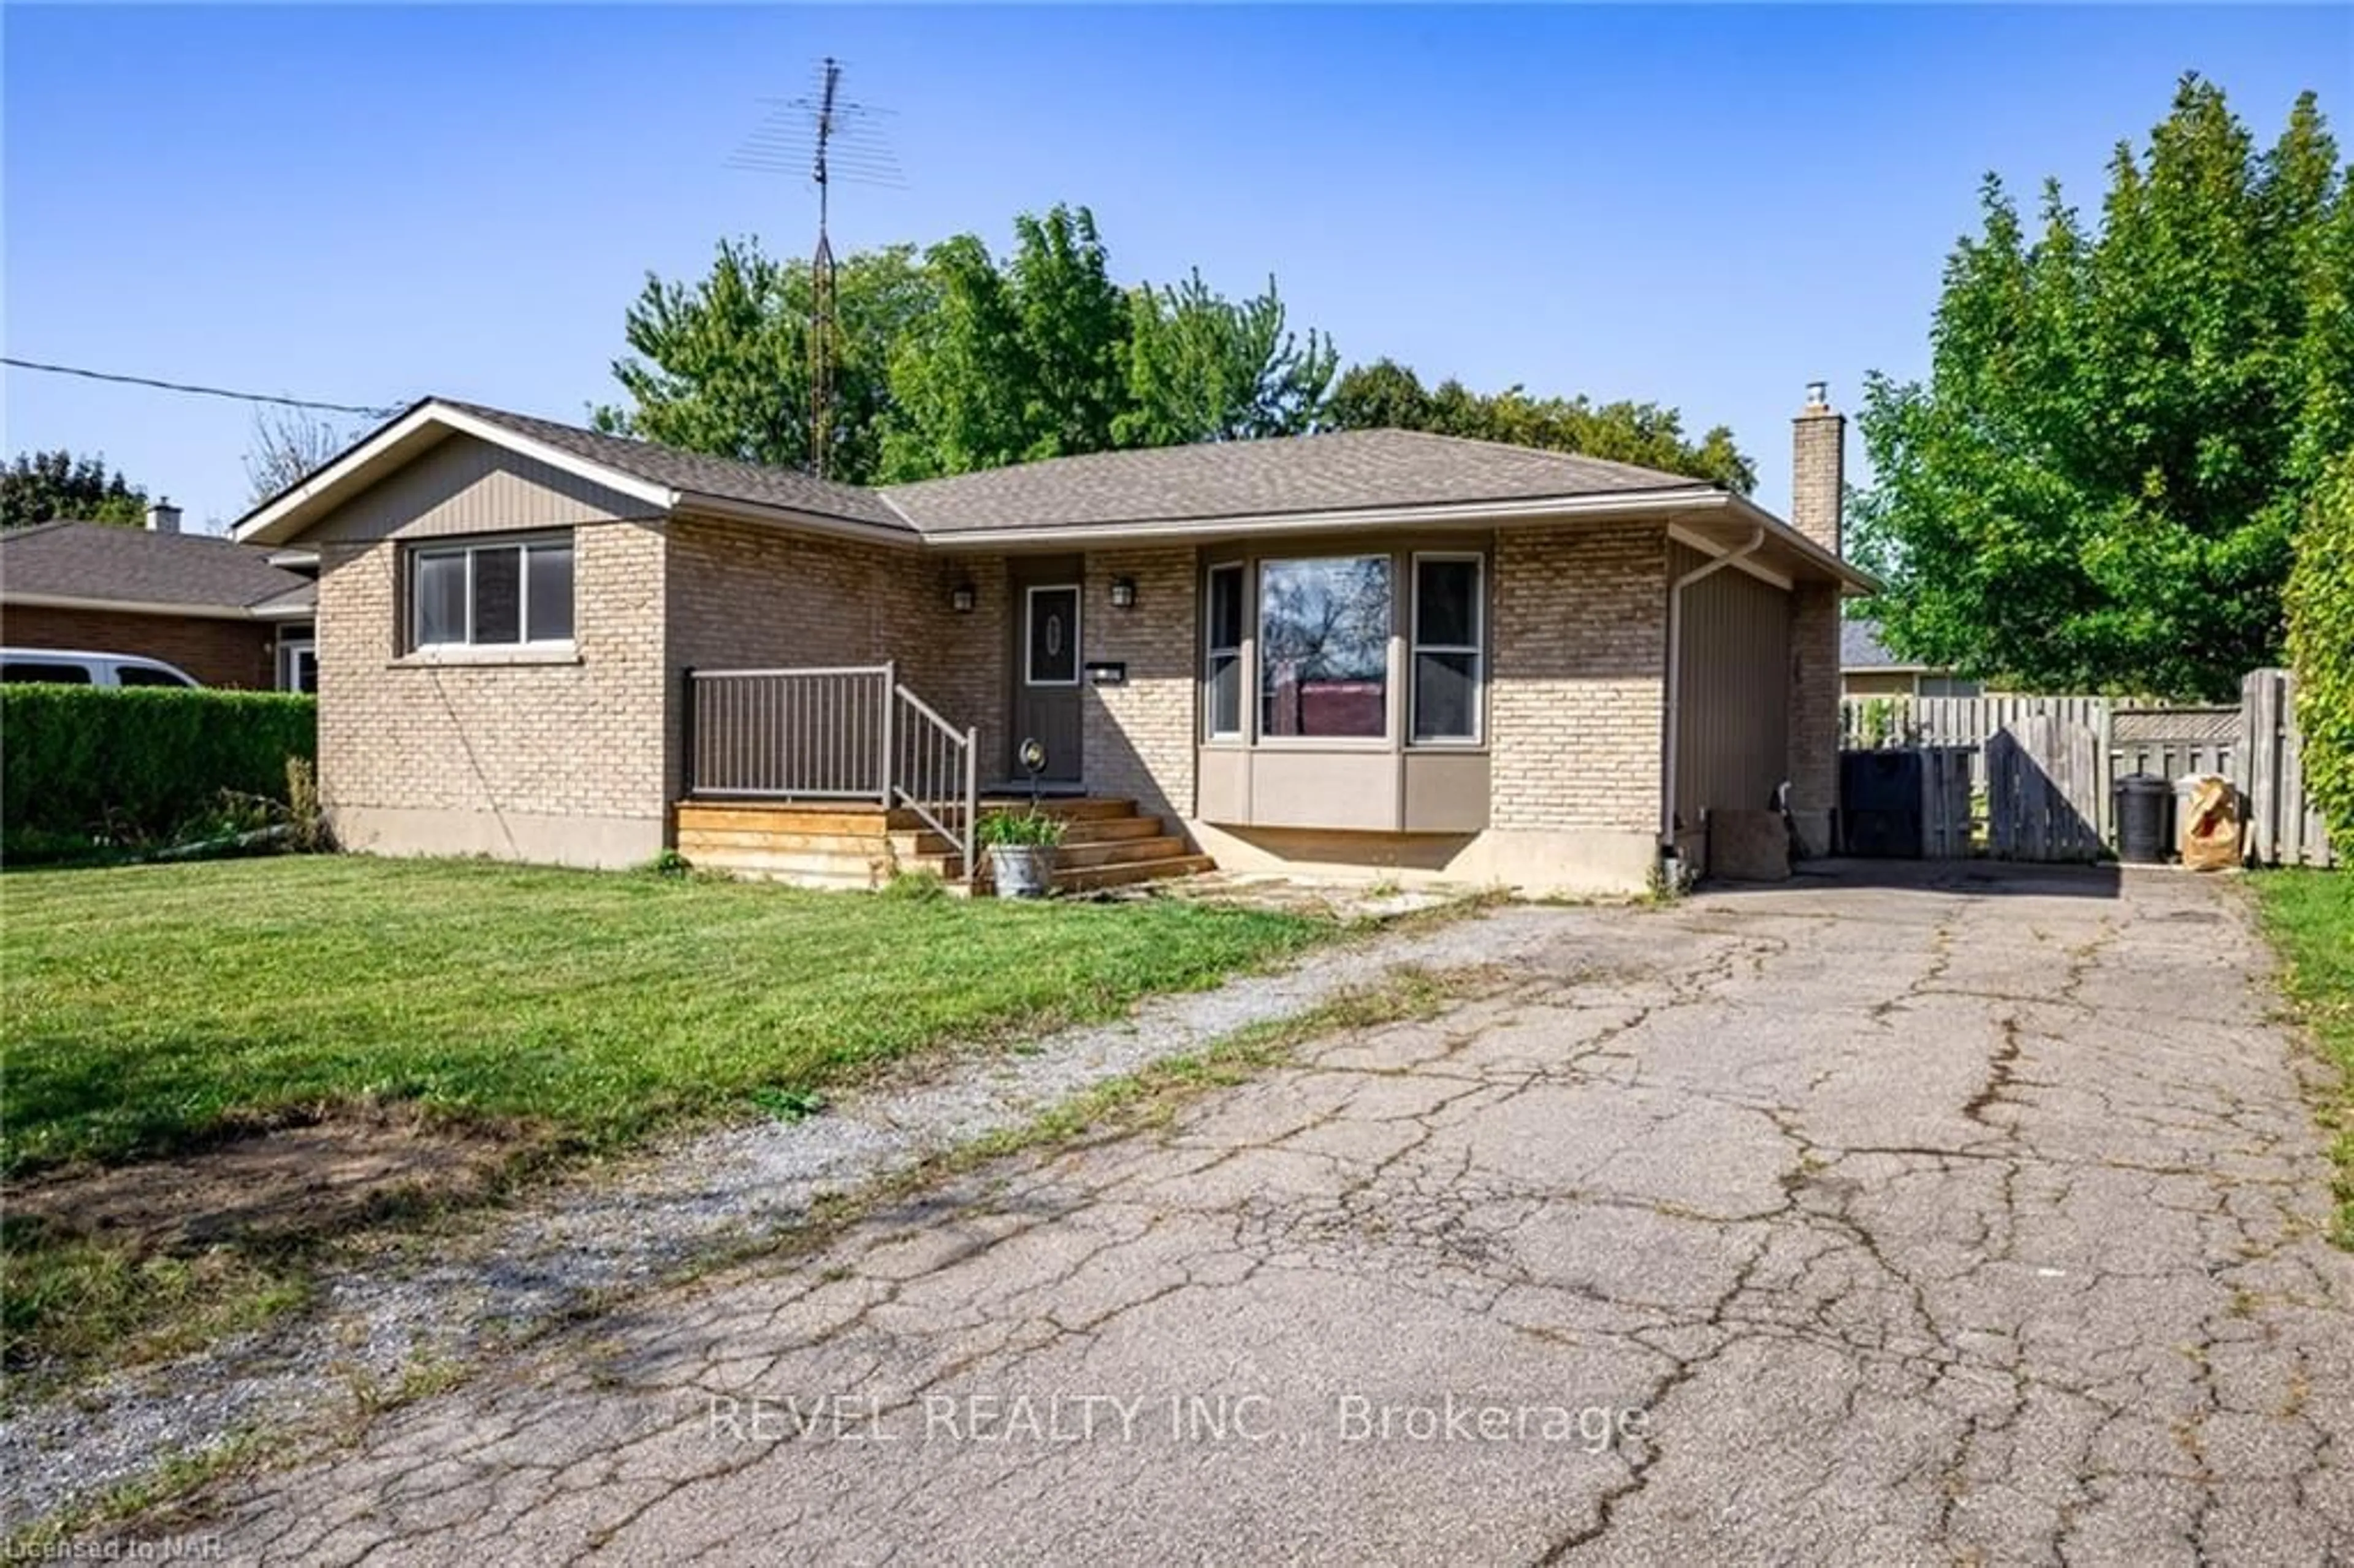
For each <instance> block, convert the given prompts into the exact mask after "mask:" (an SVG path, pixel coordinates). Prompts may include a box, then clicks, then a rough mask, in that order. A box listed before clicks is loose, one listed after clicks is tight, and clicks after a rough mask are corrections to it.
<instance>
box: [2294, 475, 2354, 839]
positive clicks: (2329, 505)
mask: <svg viewBox="0 0 2354 1568" xmlns="http://www.w3.org/2000/svg"><path fill="white" fill-rule="evenodd" d="M2288 656H2289V663H2290V665H2291V666H2292V667H2293V668H2294V669H2295V670H2296V723H2297V728H2298V729H2299V730H2300V731H2301V732H2303V735H2304V737H2305V787H2306V790H2307V791H2308V792H2309V793H2310V794H2311V795H2312V796H2313V798H2314V800H2315V801H2316V802H2317V804H2318V805H2319V806H2320V808H2321V815H2322V818H2323V820H2324V821H2327V823H2328V824H2329V832H2330V836H2331V838H2332V839H2334V840H2335V841H2336V842H2338V843H2341V844H2354V450H2349V451H2346V452H2342V453H2340V454H2339V455H2338V460H2337V461H2335V462H2333V463H2331V464H2330V466H2329V468H2328V470H2327V472H2326V473H2325V474H2324V475H2323V476H2322V481H2321V483H2320V484H2319V485H2318V486H2317V487H2316V489H2315V493H2314V498H2313V505H2312V507H2311V509H2310V510H2309V511H2308V512H2307V513H2306V518H2305V525H2304V526H2303V527H2302V528H2300V529H2298V530H2297V535H2296V565H2295V566H2294V567H2292V568H2291V569H2290V572H2289V579H2288Z"/></svg>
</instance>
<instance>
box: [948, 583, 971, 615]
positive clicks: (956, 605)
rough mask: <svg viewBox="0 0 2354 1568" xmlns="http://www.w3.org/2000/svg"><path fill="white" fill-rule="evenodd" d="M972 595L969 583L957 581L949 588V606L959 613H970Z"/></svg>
mask: <svg viewBox="0 0 2354 1568" xmlns="http://www.w3.org/2000/svg"><path fill="white" fill-rule="evenodd" d="M973 599H974V595H973V591H972V585H971V584H970V583H959V584H957V586H956V587H954V588H950V589H949V609H953V610H955V611H956V612H957V613H958V614H959V615H970V614H971V613H972V606H973Z"/></svg>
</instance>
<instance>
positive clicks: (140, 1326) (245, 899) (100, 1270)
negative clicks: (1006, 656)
mask: <svg viewBox="0 0 2354 1568" xmlns="http://www.w3.org/2000/svg"><path fill="white" fill-rule="evenodd" d="M0 900H5V919H6V927H5V933H6V934H5V950H0V952H4V954H5V969H6V981H7V983H6V986H5V1001H0V1021H5V1039H6V1040H7V1042H8V1070H7V1073H6V1075H5V1082H0V1129H5V1130H0V1169H5V1171H6V1172H7V1173H8V1174H9V1175H10V1176H11V1177H14V1178H16V1179H17V1180H18V1181H23V1180H24V1179H25V1178H27V1177H28V1176H31V1175H35V1174H39V1173H43V1172H47V1171H50V1170H51V1169H52V1168H56V1167H60V1166H74V1167H76V1169H77V1170H81V1171H87V1170H88V1169H89V1168H90V1167H98V1168H105V1167H111V1166H122V1165H128V1164H131V1163H133V1162H137V1161H142V1160H154V1159H158V1158H163V1157H167V1156H171V1157H179V1156H186V1155H188V1154H190V1153H191V1151H201V1150H207V1148H208V1147H213V1146H217V1145H219V1144H220V1143H221V1141H222V1140H223V1139H230V1138H234V1137H236V1136H237V1135H239V1134H243V1133H250V1132H254V1131H256V1130H259V1129H261V1128H272V1127H301V1126H304V1125H306V1124H315V1123H318V1122H319V1118H323V1117H328V1116H334V1115H341V1114H343V1113H345V1112H348V1111H351V1110H352V1109H353V1107H361V1109H362V1112H363V1116H364V1117H365V1116H375V1117H379V1118H380V1117H381V1116H382V1115H383V1113H384V1112H385V1111H386V1110H387V1108H390V1109H393V1110H396V1111H398V1113H399V1114H400V1115H401V1116H405V1117H408V1118H412V1120H413V1123H414V1125H415V1126H416V1127H418V1128H420V1129H422V1131H421V1132H420V1135H419V1136H429V1135H430V1134H431V1132H432V1129H434V1128H437V1127H439V1128H473V1129H481V1130H482V1133H483V1134H484V1135H486V1136H491V1137H494V1138H497V1139H500V1140H501V1142H500V1144H499V1146H498V1147H500V1148H502V1149H510V1150H522V1151H524V1152H525V1155H526V1156H528V1157H530V1158H545V1157H546V1156H548V1155H551V1154H553V1155H557V1156H563V1155H578V1154H586V1153H594V1152H600V1151H605V1150H615V1149H619V1148H622V1147H626V1146H627V1145H628V1144H630V1143H631V1142H633V1141H635V1140H637V1139H642V1138H643V1137H645V1136H646V1135H648V1134H650V1133H652V1132H654V1131H657V1130H660V1129H663V1128H670V1127H674V1126H678V1125H680V1124H683V1123H690V1122H697V1121H716V1120H720V1119H725V1118H738V1117H740V1118H758V1117H761V1116H781V1117H786V1118H798V1117H801V1116H807V1115H811V1114H813V1113H815V1112H817V1111H819V1110H821V1109H822V1107H823V1105H824V1103H825V1090H826V1089H828V1088H830V1087H832V1086H835V1085H837V1084H840V1083H842V1082H843V1081H844V1080H847V1079H850V1078H853V1077H855V1076H857V1075H860V1074H862V1073H864V1072H868V1071H871V1070H872V1069H874V1068H875V1067H877V1066H879V1065H882V1064H885V1063H888V1062H891V1061H894V1060H903V1059H906V1058H907V1057H909V1056H911V1055H914V1054H918V1053H921V1052H924V1051H926V1050H928V1049H933V1048H937V1047H938V1046H941V1045H943V1044H947V1043H949V1042H950V1041H970V1040H975V1039H980V1040H1002V1039H1006V1038H1009V1037H1011V1036H1013V1034H1014V1033H1016V1032H1017V1031H1034V1030H1043V1029H1048V1028H1052V1027H1055V1026H1057V1025H1060V1024H1063V1023H1066V1022H1082V1021H1087V1020H1093V1019H1099V1018H1103V1017H1108V1016H1112V1015H1115V1014H1117V1013H1118V1012H1120V1011H1122V1010H1124V1009H1125V1008H1126V1007H1127V1006H1129V1004H1130V1003H1131V1002H1133V1001H1136V1000H1137V999H1139V998H1140V997H1142V996H1145V995H1147V994H1150V993H1152V992H1156V991H1172V990H1182V989H1187V988H1193V987H1199V986H1203V985H1208V984H1212V983H1214V982H1215V981H1216V980H1219V979H1221V978H1222V977H1224V976H1225V975H1227V974H1229V973H1231V972H1233V971H1235V970H1236V969H1245V968H1249V967H1253V966H1256V965H1259V964H1262V963H1264V962H1266V961H1267V960H1269V959H1275V958H1277V957H1279V956H1281V955H1284V954H1287V953H1290V952H1293V951H1296V950H1298V949H1299V948H1303V947H1305V946H1306V945H1308V944H1309V943H1310V942H1312V941H1314V940H1316V939H1318V938H1320V937H1321V936H1323V935H1327V934H1330V933H1333V932H1336V931H1338V930H1340V929H1341V927H1339V926H1338V925H1337V924H1336V923H1334V922H1331V921H1329V920H1328V921H1319V920H1313V919H1309V918H1304V917H1301V916H1293V915H1283V914H1272V913H1264V912H1257V911H1246V910H1237V909H1219V908H1210V907H1205V906H1199V905H1192V904H1185V903H1181V902H1176V901H1146V902H1137V903H1124V904H1109V905H1094V904H1061V903H1049V904H1018V905H1017V904H1012V903H1001V902H998V901H995V900H965V899H953V898H947V897H939V896H922V895H914V896H910V895H900V896H896V897H892V898H858V897H852V896H846V895H838V894H823V893H807V892H801V891H799V890H795V889H790V888H780V887H774V886H761V885H746V884H737V883H729V882H722V881H714V880H708V879H703V878H693V877H684V878H683V877H677V876H668V875H642V876H629V875H614V874H599V873H590V872H567V871H556V870H546V869H538V868H525V867H516V866H509V865H497V864H493V863H485V862H463V861H440V862H434V861H383V860H369V859H362V858H357V857H296V858H288V859H277V860H253V861H224V862H211V863H202V864H194V863H191V864H174V865H147V866H136V867H118V868H110V869H105V870H91V871H77V872H25V873H20V874H12V875H10V876H8V877H6V878H5V880H0ZM346 1119H351V1118H346ZM255 1147H256V1145H255V1144H254V1143H252V1142H243V1143H239V1144H238V1145H236V1146H235V1148H236V1149H237V1150H250V1149H253V1148H255ZM231 1152H233V1150H231V1149H228V1148H217V1147H214V1148H213V1152H210V1153H206V1154H203V1155H202V1157H201V1158H202V1160H203V1161H204V1163H205V1165H206V1167H207V1168H210V1167H211V1166H212V1165H213V1164H216V1163H217V1162H218V1161H219V1160H221V1159H222V1158H224V1157H225V1156H227V1155H229V1154H230V1153H231ZM61 1174H62V1175H63V1176H65V1177H66V1178H67V1179H68V1180H69V1181H73V1182H75V1183H77V1184H80V1185H89V1186H91V1187H95V1186H97V1185H98V1184H99V1183H98V1182H97V1181H96V1180H95V1178H94V1177H90V1176H87V1175H83V1174H77V1173H76V1170H68V1171H64V1172H61ZM76 1190H77V1191H78V1190H79V1185H78V1186H77V1188H76ZM477 1195H479V1194H477ZM430 1206H431V1205H430V1204H429V1203H428V1204H427V1207H430ZM402 1212H403V1211H401V1210H400V1209H399V1207H398V1205H395V1206H394V1208H393V1209H391V1210H387V1211H386V1212H384V1213H377V1212H376V1211H375V1210H368V1211H366V1213H363V1214H360V1215H358V1216H356V1218H357V1220H359V1221H363V1222H365V1223H374V1222H375V1221H376V1220H378V1219H384V1218H398V1217H400V1214H401V1213H402ZM354 1219H355V1216H354V1215H351V1214H348V1213H347V1214H345V1221H344V1222H339V1223H338V1224H335V1225H332V1226H328V1227H327V1228H330V1229H342V1228H344V1227H345V1224H346V1223H350V1222H352V1221H353V1220H354ZM325 1239H327V1238H306V1237H304V1236H302V1235H292V1236H289V1235H286V1234H278V1235H272V1236H263V1235H260V1234H254V1235H250V1236H249V1235H244V1234H229V1235H228V1236H226V1237H218V1236H215V1237H209V1238H207V1241H206V1242H205V1244H204V1245H178V1244H176V1243H171V1244H156V1245H138V1244H136V1243H134V1242H126V1240H125V1239H124V1238H123V1237H122V1236H121V1235H120V1234H112V1233H110V1232H104V1231H102V1229H98V1228H87V1227H80V1226H78V1225H77V1224H74V1223H62V1224H60V1223H54V1222H52V1223H40V1224H27V1223H23V1222H22V1221H21V1220H20V1221H19V1222H18V1223H15V1224H11V1225H10V1227H9V1228H8V1230H7V1232H6V1233H5V1238H0V1245H5V1273H0V1314H4V1315H5V1363H6V1364H7V1365H8V1366H9V1367H11V1368H12V1369H24V1368H27V1367H32V1366H39V1367H43V1368H48V1369H58V1370H63V1371H67V1372H70V1371H71V1370H72V1369H73V1368H74V1367H76V1366H77V1365H80V1364H88V1363H91V1362H95V1361H104V1362H105V1363H107V1364H113V1365H122V1364H127V1363H131V1362H135V1361H140V1360H143V1359H152V1358H153V1357H155V1356H158V1355H164V1354H172V1353H177V1352H179V1351H185V1350H188V1349H193V1348H195V1347H196V1345H198V1344H200V1343H203V1342H206V1341H207V1340H210V1339H212V1338H215V1337H217V1336H218V1335H220V1334H223V1333H227V1332H230V1331H234V1330H238V1329H241V1328H246V1327H250V1326H253V1325H255V1324H258V1323H260V1322H261V1321H264V1320H266V1319H268V1318H270V1316H273V1315H274V1314H276V1313H278V1312H280V1311H283V1310H286V1309H287V1308H290V1307H292V1306H293V1305H296V1304H298V1303H299V1302H300V1301H301V1300H302V1298H303V1293H304V1289H305V1285H304V1281H305V1279H306V1278H307V1277H308V1275H309V1273H310V1269H311V1262H310V1260H311V1258H312V1255H313V1253H314V1251H315V1245H314V1244H315V1243H317V1242H320V1241H323V1240H325Z"/></svg>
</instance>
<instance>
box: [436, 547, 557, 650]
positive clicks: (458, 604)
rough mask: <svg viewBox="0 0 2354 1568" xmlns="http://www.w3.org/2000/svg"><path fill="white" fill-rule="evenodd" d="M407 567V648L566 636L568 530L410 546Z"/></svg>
mask: <svg viewBox="0 0 2354 1568" xmlns="http://www.w3.org/2000/svg"><path fill="white" fill-rule="evenodd" d="M408 570H409V577H408V603H409V646H410V647H412V648H416V649H432V648H516V647H525V648H527V647H543V648H544V647H548V646H551V645H559V644H566V643H569V642H570V641H572V538H571V535H568V534H567V535H538V536H534V537H531V538H524V539H511V538H509V539H496V540H478V541H473V542H470V543H466V544H452V545H419V546H411V548H410V550H409V554H408Z"/></svg>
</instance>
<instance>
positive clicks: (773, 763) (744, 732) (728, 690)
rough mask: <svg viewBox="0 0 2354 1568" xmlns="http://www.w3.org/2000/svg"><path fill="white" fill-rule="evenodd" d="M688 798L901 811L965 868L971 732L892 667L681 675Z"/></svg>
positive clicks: (973, 783) (975, 759) (972, 799)
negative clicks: (870, 804) (839, 803)
mask: <svg viewBox="0 0 2354 1568" xmlns="http://www.w3.org/2000/svg"><path fill="white" fill-rule="evenodd" d="M685 684H686V691H685V701H686V707H685V715H686V716H685V733H684V736H683V737H682V738H683V755H684V766H685V779H684V783H685V788H686V793H687V794H688V795H690V796H694V797H697V798H703V799H716V800H730V799H734V800H843V801H859V802H864V801H869V800H871V801H874V802H875V804H877V805H879V806H881V807H882V808H883V810H885V812H889V811H892V810H898V809H901V808H904V809H906V810H910V811H913V812H914V813H915V814H916V816H917V820H919V821H922V822H923V823H924V825H925V826H927V827H928V828H930V829H931V830H932V831H933V832H936V833H938V834H939V836H940V837H942V838H944V839H946V840H948V842H949V843H950V844H952V845H954V846H955V848H956V851H957V853H958V855H959V856H960V863H961V866H962V870H963V874H964V877H965V879H966V880H968V881H970V879H971V876H972V872H973V849H974V845H973V821H974V817H975V815H976V812H977V808H978V806H979V802H980V771H979V753H980V747H979V745H978V738H979V737H978V736H977V734H976V732H975V731H973V730H971V729H963V730H960V729H958V728H957V727H956V726H954V725H952V724H950V723H949V721H948V720H946V719H944V718H942V717H941V716H940V715H938V713H937V712H935V711H934V710H933V708H932V707H931V705H929V704H928V703H926V702H925V701H924V700H923V699H922V698H920V697H918V696H917V695H916V694H915V693H913V692H911V691H909V690H908V689H907V687H906V686H904V685H902V684H900V683H899V675H898V666H897V665H896V663H885V664H845V665H834V666H829V667H824V668H812V669H788V670H689V671H687V672H686V680H685Z"/></svg>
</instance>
